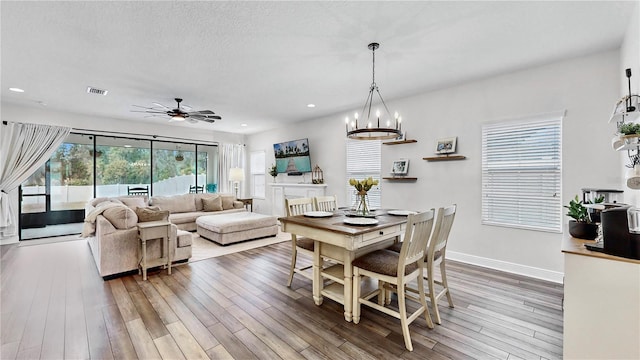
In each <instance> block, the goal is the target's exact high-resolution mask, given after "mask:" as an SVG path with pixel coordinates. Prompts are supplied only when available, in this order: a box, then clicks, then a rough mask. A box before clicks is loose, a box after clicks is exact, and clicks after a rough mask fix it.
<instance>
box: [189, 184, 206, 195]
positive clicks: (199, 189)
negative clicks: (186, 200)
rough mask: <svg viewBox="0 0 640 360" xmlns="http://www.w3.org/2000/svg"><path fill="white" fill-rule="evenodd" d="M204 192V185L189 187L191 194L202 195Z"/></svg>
mask: <svg viewBox="0 0 640 360" xmlns="http://www.w3.org/2000/svg"><path fill="white" fill-rule="evenodd" d="M202 192H204V185H198V186H194V185H191V186H189V193H190V194H198V193H202Z"/></svg>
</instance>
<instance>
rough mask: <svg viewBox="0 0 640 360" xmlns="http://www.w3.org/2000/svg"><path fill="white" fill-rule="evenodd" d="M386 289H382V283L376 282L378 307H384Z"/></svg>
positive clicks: (380, 281)
mask: <svg viewBox="0 0 640 360" xmlns="http://www.w3.org/2000/svg"><path fill="white" fill-rule="evenodd" d="M386 297H387V289H385V288H384V281H382V280H378V305H380V306H384V304H385V303H386Z"/></svg>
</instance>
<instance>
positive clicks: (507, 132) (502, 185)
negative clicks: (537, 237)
mask: <svg viewBox="0 0 640 360" xmlns="http://www.w3.org/2000/svg"><path fill="white" fill-rule="evenodd" d="M563 117H564V112H558V113H553V114H547V115H544V116H539V117H535V118H528V119H521V120H515V121H505V122H499V123H491V124H486V125H484V126H483V127H482V223H483V224H486V225H498V226H507V227H516V228H523V229H530V230H539V231H554V232H560V231H561V230H562V228H561V226H562V225H561V224H562V204H561V201H562V199H561V198H562V197H561V196H560V195H561V184H562V178H561V175H562V161H561V160H562V133H561V130H562V123H561V122H562V118H563Z"/></svg>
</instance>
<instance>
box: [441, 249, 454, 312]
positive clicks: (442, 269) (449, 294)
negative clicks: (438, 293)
mask: <svg viewBox="0 0 640 360" xmlns="http://www.w3.org/2000/svg"><path fill="white" fill-rule="evenodd" d="M440 274H441V275H442V286H444V290H445V291H446V292H447V300H448V301H449V307H450V308H452V307H453V300H451V291H449V284H447V272H446V271H445V267H444V259H442V262H441V263H440Z"/></svg>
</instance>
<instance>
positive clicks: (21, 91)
mask: <svg viewBox="0 0 640 360" xmlns="http://www.w3.org/2000/svg"><path fill="white" fill-rule="evenodd" d="M9 90H11V91H13V92H19V93H23V92H24V90H22V89H20V88H9Z"/></svg>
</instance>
